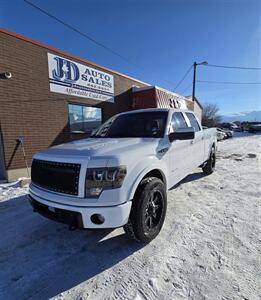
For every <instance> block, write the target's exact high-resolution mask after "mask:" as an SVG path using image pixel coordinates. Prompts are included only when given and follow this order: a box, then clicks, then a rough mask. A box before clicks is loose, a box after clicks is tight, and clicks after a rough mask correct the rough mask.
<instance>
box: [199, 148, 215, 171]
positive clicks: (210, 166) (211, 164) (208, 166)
mask: <svg viewBox="0 0 261 300" xmlns="http://www.w3.org/2000/svg"><path fill="white" fill-rule="evenodd" d="M215 167H216V152H215V149H214V148H212V150H211V152H210V155H209V159H208V160H207V162H206V163H205V165H204V167H203V168H202V170H203V173H204V174H205V175H210V174H212V173H213V172H214V171H215Z"/></svg>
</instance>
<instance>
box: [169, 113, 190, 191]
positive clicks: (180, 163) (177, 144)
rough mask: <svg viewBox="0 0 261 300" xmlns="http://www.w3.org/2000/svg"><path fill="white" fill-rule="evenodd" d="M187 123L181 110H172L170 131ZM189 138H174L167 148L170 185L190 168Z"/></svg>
mask: <svg viewBox="0 0 261 300" xmlns="http://www.w3.org/2000/svg"><path fill="white" fill-rule="evenodd" d="M186 127H188V124H187V122H186V119H185V118H184V116H183V114H182V113H181V112H174V113H173V114H172V117H171V129H170V132H175V130H177V129H180V128H186ZM190 143H191V140H184V141H182V140H175V141H173V142H172V143H171V145H170V148H169V154H170V169H171V174H170V179H171V185H172V186H173V185H175V184H176V183H178V182H179V181H180V180H181V179H182V178H184V177H185V176H187V175H188V172H189V170H190V168H191V167H190V161H189V160H188V155H189V149H190V148H191V147H190V146H191V144H190Z"/></svg>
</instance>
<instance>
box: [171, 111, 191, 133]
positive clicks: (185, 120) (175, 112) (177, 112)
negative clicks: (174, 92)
mask: <svg viewBox="0 0 261 300" xmlns="http://www.w3.org/2000/svg"><path fill="white" fill-rule="evenodd" d="M174 114H181V115H182V117H183V119H184V122H185V124H186V125H187V126H186V127H180V128H187V127H189V124H188V121H187V119H186V117H185V115H184V113H183V112H181V111H174V112H173V113H172V115H171V118H170V129H171V131H172V132H175V130H174V128H173V126H172V119H173V116H174ZM180 128H178V129H180Z"/></svg>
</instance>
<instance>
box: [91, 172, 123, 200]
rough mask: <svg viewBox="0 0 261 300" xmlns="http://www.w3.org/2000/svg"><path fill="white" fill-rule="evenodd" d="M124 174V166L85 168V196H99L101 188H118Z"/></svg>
mask: <svg viewBox="0 0 261 300" xmlns="http://www.w3.org/2000/svg"><path fill="white" fill-rule="evenodd" d="M126 174H127V170H126V167H125V166H119V167H109V168H90V169H87V172H86V179H85V196H86V197H99V196H100V194H101V192H102V191H103V190H111V189H117V188H120V187H121V186H122V183H123V180H124V178H125V176H126Z"/></svg>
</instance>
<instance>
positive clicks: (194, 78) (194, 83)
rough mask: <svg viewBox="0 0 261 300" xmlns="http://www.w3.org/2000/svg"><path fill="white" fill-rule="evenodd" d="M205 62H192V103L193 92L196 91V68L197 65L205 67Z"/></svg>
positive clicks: (193, 99) (193, 98)
mask: <svg viewBox="0 0 261 300" xmlns="http://www.w3.org/2000/svg"><path fill="white" fill-rule="evenodd" d="M207 64H208V62H207V61H203V62H201V63H197V62H194V63H193V89H192V101H193V102H194V101H195V91H196V71H197V66H199V65H207Z"/></svg>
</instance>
